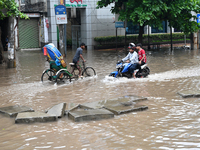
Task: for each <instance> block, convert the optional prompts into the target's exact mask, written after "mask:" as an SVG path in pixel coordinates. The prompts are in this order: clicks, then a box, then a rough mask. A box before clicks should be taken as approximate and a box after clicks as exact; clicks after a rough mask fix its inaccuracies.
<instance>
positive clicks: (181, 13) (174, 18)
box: [97, 0, 200, 43]
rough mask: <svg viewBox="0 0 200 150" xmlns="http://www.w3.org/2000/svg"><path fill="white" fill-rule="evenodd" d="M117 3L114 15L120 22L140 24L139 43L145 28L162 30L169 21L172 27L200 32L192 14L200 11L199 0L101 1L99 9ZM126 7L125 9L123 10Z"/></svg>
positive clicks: (98, 3)
mask: <svg viewBox="0 0 200 150" xmlns="http://www.w3.org/2000/svg"><path fill="white" fill-rule="evenodd" d="M114 2H115V6H114V7H112V8H111V12H112V13H116V14H119V20H122V21H125V20H126V19H127V21H132V22H133V24H139V26H140V29H139V36H138V41H139V42H141V43H142V34H143V30H144V26H146V25H150V26H152V25H153V26H154V27H158V28H160V29H161V28H162V21H168V22H169V26H170V27H174V28H177V29H180V30H182V31H183V32H184V33H192V32H196V31H197V30H198V25H197V22H196V19H197V17H196V16H195V15H194V14H192V13H191V12H192V11H193V12H195V13H198V11H199V10H200V9H199V8H200V1H199V0H128V1H127V2H126V3H124V2H123V0H100V1H98V2H97V5H98V6H97V8H102V7H106V6H108V5H109V4H111V3H114ZM122 6H124V7H125V8H123V7H122Z"/></svg>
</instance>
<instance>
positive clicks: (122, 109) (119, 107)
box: [104, 103, 148, 115]
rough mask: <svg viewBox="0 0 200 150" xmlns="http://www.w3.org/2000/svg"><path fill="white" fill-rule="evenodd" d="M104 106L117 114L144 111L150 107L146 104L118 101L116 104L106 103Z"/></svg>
mask: <svg viewBox="0 0 200 150" xmlns="http://www.w3.org/2000/svg"><path fill="white" fill-rule="evenodd" d="M104 108H105V109H107V110H109V111H111V112H113V113H114V114H115V115H120V114H125V113H129V112H135V111H143V110H146V109H148V107H147V106H144V105H138V104H132V105H124V104H121V103H116V104H115V105H105V106H104Z"/></svg>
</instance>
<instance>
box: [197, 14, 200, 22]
mask: <svg viewBox="0 0 200 150" xmlns="http://www.w3.org/2000/svg"><path fill="white" fill-rule="evenodd" d="M197 23H200V14H197Z"/></svg>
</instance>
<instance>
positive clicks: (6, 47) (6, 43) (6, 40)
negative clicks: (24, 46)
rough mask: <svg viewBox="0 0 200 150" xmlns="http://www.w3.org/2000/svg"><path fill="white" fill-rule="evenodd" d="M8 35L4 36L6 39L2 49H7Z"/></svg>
mask: <svg viewBox="0 0 200 150" xmlns="http://www.w3.org/2000/svg"><path fill="white" fill-rule="evenodd" d="M8 44H9V43H8V35H7V37H6V40H5V47H4V51H8Z"/></svg>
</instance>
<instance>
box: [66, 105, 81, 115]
mask: <svg viewBox="0 0 200 150" xmlns="http://www.w3.org/2000/svg"><path fill="white" fill-rule="evenodd" d="M78 106H79V104H76V103H67V104H66V108H65V115H68V113H69V111H70V110H72V109H74V108H76V107H78Z"/></svg>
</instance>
